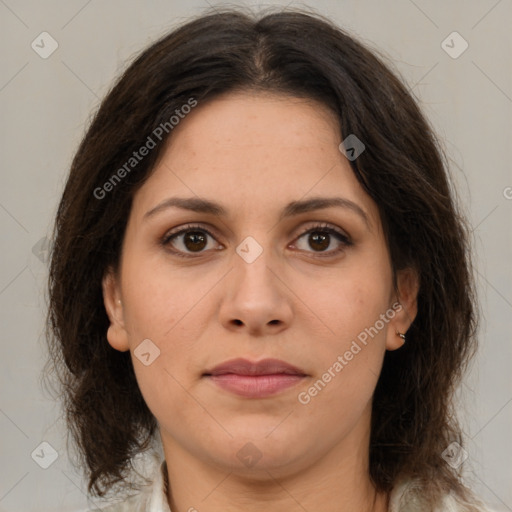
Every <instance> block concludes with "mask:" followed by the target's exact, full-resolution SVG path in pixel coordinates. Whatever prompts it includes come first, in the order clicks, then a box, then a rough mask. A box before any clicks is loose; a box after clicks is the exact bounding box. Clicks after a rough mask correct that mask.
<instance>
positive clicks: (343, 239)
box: [296, 225, 353, 256]
mask: <svg viewBox="0 0 512 512" xmlns="http://www.w3.org/2000/svg"><path fill="white" fill-rule="evenodd" d="M297 240H298V242H296V247H297V248H298V249H300V250H302V251H306V252H311V253H313V254H314V253H325V256H332V255H336V254H338V253H339V252H341V251H343V250H344V249H345V248H347V247H349V246H351V245H353V244H352V241H351V240H350V239H349V237H348V236H347V235H345V234H344V233H343V232H342V231H338V230H337V229H335V228H332V227H330V226H325V225H322V226H315V227H313V228H311V229H308V230H307V231H305V232H304V233H302V235H301V236H299V238H298V239H297ZM329 248H330V249H329ZM311 249H312V250H311ZM322 256H323V254H322Z"/></svg>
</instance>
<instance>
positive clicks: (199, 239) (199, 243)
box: [183, 231, 207, 251]
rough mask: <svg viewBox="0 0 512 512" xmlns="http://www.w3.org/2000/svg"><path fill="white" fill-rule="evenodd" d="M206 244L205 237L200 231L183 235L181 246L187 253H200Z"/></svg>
mask: <svg viewBox="0 0 512 512" xmlns="http://www.w3.org/2000/svg"><path fill="white" fill-rule="evenodd" d="M206 243H207V240H206V236H205V235H204V233H202V232H201V231H187V232H186V233H185V234H184V235H183V244H184V245H185V247H186V248H187V249H188V250H189V251H201V250H202V249H204V248H205V247H206Z"/></svg>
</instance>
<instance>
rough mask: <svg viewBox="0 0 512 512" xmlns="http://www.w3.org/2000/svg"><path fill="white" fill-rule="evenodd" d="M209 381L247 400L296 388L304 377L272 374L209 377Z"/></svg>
mask: <svg viewBox="0 0 512 512" xmlns="http://www.w3.org/2000/svg"><path fill="white" fill-rule="evenodd" d="M208 378H209V379H211V380H212V382H214V383H215V384H217V385H218V386H220V387H221V388H222V389H225V390H227V391H231V392H232V393H235V394H236V395H240V396H245V397H247V398H264V397H266V396H271V395H275V394H276V393H279V392H280V391H283V390H285V389H287V388H290V387H292V386H295V384H297V383H298V382H300V381H301V380H302V379H303V378H304V375H290V374H284V373H279V374H272V375H236V374H234V373H226V374H223V375H209V376H208Z"/></svg>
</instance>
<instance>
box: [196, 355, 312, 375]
mask: <svg viewBox="0 0 512 512" xmlns="http://www.w3.org/2000/svg"><path fill="white" fill-rule="evenodd" d="M226 373H233V374H236V375H274V374H278V373H284V374H288V375H306V373H305V372H304V371H302V370H301V369H300V368H297V367H296V366H293V365H291V364H289V363H287V362H286V361H281V360H279V359H262V360H261V361H257V362H253V361H249V360H248V359H243V358H237V359H230V360H229V361H225V362H223V363H221V364H219V365H217V366H215V367H214V368H212V369H210V370H207V371H206V372H205V373H204V375H224V374H226Z"/></svg>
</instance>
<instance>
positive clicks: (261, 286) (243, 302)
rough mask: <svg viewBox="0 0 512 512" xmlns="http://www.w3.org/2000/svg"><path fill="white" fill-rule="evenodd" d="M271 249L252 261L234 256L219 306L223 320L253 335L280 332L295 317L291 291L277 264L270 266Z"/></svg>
mask: <svg viewBox="0 0 512 512" xmlns="http://www.w3.org/2000/svg"><path fill="white" fill-rule="evenodd" d="M270 264H271V262H270V261H269V258H268V257H267V251H263V253H262V254H260V256H259V257H258V258H257V259H256V260H255V261H253V262H252V263H248V262H247V261H245V260H244V259H243V258H241V257H239V256H238V255H235V256H234V268H233V270H232V271H231V272H230V273H229V276H228V279H227V280H226V284H225V289H224V291H223V300H222V303H221V307H220V310H219V315H220V322H221V324H222V325H223V326H224V327H225V328H226V329H228V330H230V331H235V332H245V333H246V334H250V335H253V336H263V335H266V334H277V333H279V332H281V331H283V330H285V329H287V328H288V327H289V326H290V324H291V320H292V316H293V309H292V303H291V295H292V293H291V291H290V290H289V289H288V288H287V286H286V285H285V284H284V279H283V277H284V276H280V275H279V273H280V272H279V270H278V268H279V267H278V266H277V265H273V268H271V267H270Z"/></svg>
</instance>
